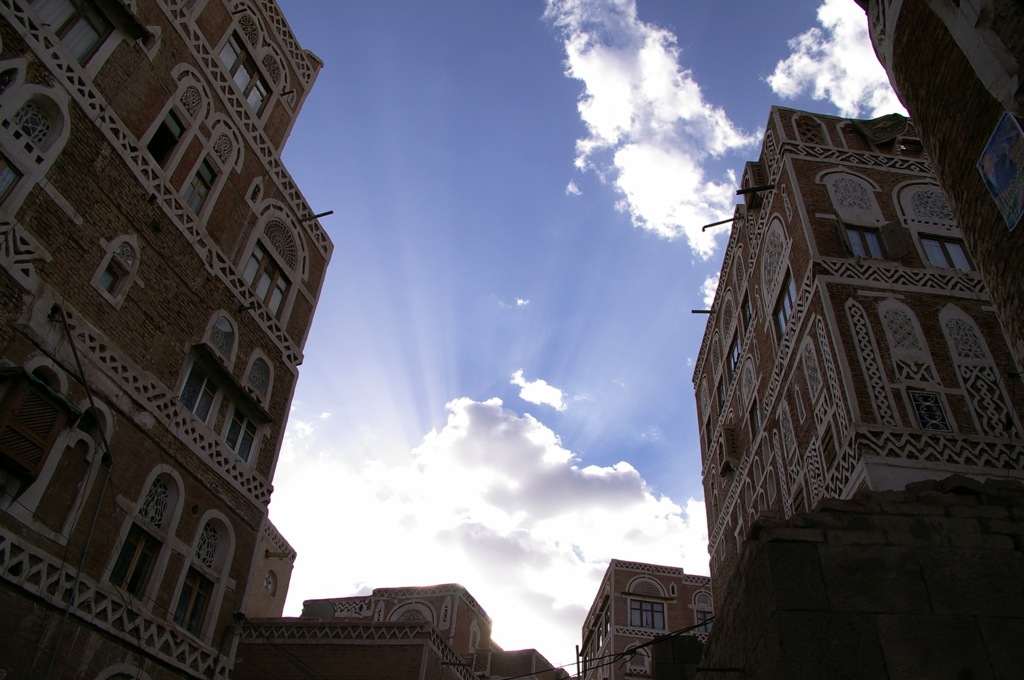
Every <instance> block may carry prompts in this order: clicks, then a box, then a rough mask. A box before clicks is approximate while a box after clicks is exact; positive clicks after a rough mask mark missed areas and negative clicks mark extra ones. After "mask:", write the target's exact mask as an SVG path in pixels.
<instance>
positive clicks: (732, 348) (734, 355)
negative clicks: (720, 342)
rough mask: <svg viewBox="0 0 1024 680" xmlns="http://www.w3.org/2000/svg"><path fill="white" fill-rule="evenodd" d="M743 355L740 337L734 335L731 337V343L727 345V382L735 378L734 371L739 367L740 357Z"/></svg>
mask: <svg viewBox="0 0 1024 680" xmlns="http://www.w3.org/2000/svg"><path fill="white" fill-rule="evenodd" d="M742 353H743V347H742V345H740V336H739V334H735V335H733V336H732V342H731V343H729V356H728V364H727V365H726V367H727V368H728V369H729V382H732V379H733V378H735V377H736V369H737V367H738V366H739V365H740V355H741V354H742Z"/></svg>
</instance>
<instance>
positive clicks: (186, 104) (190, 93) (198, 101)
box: [181, 85, 203, 117]
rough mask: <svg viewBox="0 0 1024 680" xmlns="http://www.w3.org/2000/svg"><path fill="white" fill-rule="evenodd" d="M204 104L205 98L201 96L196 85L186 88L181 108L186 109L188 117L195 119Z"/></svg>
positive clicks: (182, 95) (182, 96)
mask: <svg viewBox="0 0 1024 680" xmlns="http://www.w3.org/2000/svg"><path fill="white" fill-rule="evenodd" d="M202 103H203V98H202V96H201V95H200V94H199V88H197V87H196V86H195V85H189V86H188V87H186V88H185V91H184V92H182V93H181V106H182V108H184V109H185V111H186V112H187V113H188V115H190V116H192V117H195V115H196V114H197V113H199V107H200V106H201V105H202Z"/></svg>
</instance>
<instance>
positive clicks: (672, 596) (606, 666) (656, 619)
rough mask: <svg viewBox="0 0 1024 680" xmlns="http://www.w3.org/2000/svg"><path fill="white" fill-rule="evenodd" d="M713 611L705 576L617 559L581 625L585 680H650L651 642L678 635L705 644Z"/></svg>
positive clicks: (581, 662)
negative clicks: (697, 639) (639, 679)
mask: <svg viewBox="0 0 1024 680" xmlns="http://www.w3.org/2000/svg"><path fill="white" fill-rule="evenodd" d="M713 612H714V610H713V607H712V597H711V579H710V578H708V577H707V576H694V575H692V574H687V573H685V572H684V571H683V570H682V569H680V568H678V567H664V566H659V565H656V564H645V563H643V562H626V561H623V560H614V559H613V560H612V561H611V562H610V563H609V564H608V569H607V571H605V574H604V578H603V579H602V580H601V585H600V586H599V588H598V591H597V595H596V596H595V597H594V602H593V604H592V605H590V611H589V612H588V613H587V618H586V619H585V621H584V623H583V631H582V633H583V635H582V638H583V644H582V645H581V646H580V667H581V671H582V676H581V678H582V680H624V679H625V678H649V677H652V672H653V662H652V660H653V659H654V658H655V647H654V644H652V643H654V642H655V641H656V640H658V639H662V638H665V636H667V635H668V634H669V633H678V632H680V631H685V634H687V635H691V636H696V637H697V638H699V639H701V640H703V639H704V638H706V637H707V633H708V632H709V631H710V630H711V626H712V621H711V620H712V618H713V616H714V614H713Z"/></svg>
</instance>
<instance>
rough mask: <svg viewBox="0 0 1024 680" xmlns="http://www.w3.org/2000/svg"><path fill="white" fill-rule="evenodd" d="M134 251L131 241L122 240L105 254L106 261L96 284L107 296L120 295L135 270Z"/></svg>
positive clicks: (115, 296) (114, 297)
mask: <svg viewBox="0 0 1024 680" xmlns="http://www.w3.org/2000/svg"><path fill="white" fill-rule="evenodd" d="M135 266H136V253H135V248H134V247H132V244H131V243H128V242H127V241H122V242H121V243H119V244H118V245H117V246H116V247H115V248H114V249H113V251H112V252H110V253H108V254H107V257H106V261H105V262H104V263H103V266H102V268H101V270H100V272H99V276H98V278H97V279H96V285H97V286H99V288H100V290H101V291H103V292H105V293H106V294H107V296H108V297H109V298H113V299H117V298H120V297H122V295H123V293H124V292H125V290H126V287H127V284H128V281H129V280H130V278H131V275H132V273H133V272H134V271H135Z"/></svg>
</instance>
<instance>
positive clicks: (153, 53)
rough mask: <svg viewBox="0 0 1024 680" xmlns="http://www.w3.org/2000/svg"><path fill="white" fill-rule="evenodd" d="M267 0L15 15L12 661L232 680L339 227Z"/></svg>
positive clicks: (1, 13)
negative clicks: (311, 176)
mask: <svg viewBox="0 0 1024 680" xmlns="http://www.w3.org/2000/svg"><path fill="white" fill-rule="evenodd" d="M321 66H322V64H321V62H320V61H319V59H317V57H315V56H314V55H313V54H311V53H310V52H308V51H306V50H304V49H303V48H302V47H301V46H300V45H299V44H298V42H297V41H296V39H295V36H294V35H293V34H292V32H291V30H290V29H289V27H288V23H287V21H286V20H285V19H284V17H283V16H282V15H281V12H280V9H279V8H278V6H277V5H276V3H274V2H272V1H270V0H261V1H260V2H255V1H250V0H188V1H183V0H152V1H147V2H138V1H137V0H123V1H116V2H115V1H108V0H11V1H10V2H5V3H3V6H2V8H0V270H2V272H0V638H2V639H3V641H4V642H3V654H2V655H0V677H8V678H72V677H73V678H88V679H92V678H101V679H107V678H128V677H131V678H148V679H150V680H156V679H158V678H182V677H186V678H188V677H191V678H214V677H216V678H223V677H226V676H227V675H228V673H229V671H230V669H231V667H232V666H233V664H234V631H235V629H236V627H235V623H236V617H237V615H238V613H239V612H250V613H258V614H263V615H274V614H280V612H281V610H282V607H283V602H284V593H285V590H286V588H287V583H288V579H289V578H290V574H291V565H292V562H293V560H294V557H295V553H294V551H293V550H292V549H291V548H290V546H288V544H287V542H286V541H285V540H284V539H283V538H282V537H281V536H280V535H279V534H278V532H277V530H276V529H275V528H274V527H273V525H271V524H270V522H269V521H268V519H267V504H268V503H269V502H270V496H271V490H272V484H271V482H272V478H273V475H274V470H275V468H276V466H277V462H278V453H279V450H280V446H281V440H282V437H283V434H284V432H283V431H284V425H285V421H286V419H287V415H288V410H289V406H290V402H291V397H292V394H293V392H294V390H295V383H296V379H297V377H298V367H299V365H300V364H301V363H302V350H303V346H304V344H305V341H306V337H307V334H308V333H309V329H310V323H311V321H312V317H313V311H314V309H315V307H316V304H317V299H318V297H319V294H320V289H321V286H322V283H323V279H324V273H325V268H326V266H327V263H328V261H329V259H330V256H331V251H332V247H333V246H332V244H331V241H330V239H329V238H328V236H327V234H326V233H325V232H324V230H323V228H322V227H321V226H320V224H319V223H318V222H317V219H316V216H315V215H314V211H313V210H312V209H311V208H310V206H309V205H307V204H306V202H305V200H304V199H303V197H302V194H301V193H300V191H299V189H298V188H297V187H296V186H295V184H294V182H293V181H292V179H291V177H290V175H289V174H288V171H287V170H286V169H285V167H284V166H283V165H282V162H281V156H280V154H281V149H282V147H283V145H284V143H285V140H286V139H287V138H288V134H289V132H290V130H291V128H292V125H293V124H294V122H295V119H296V117H297V115H298V113H299V110H300V108H301V106H302V104H303V101H304V100H305V98H306V95H307V94H308V92H309V91H310V88H311V87H312V85H313V82H314V81H315V79H316V76H317V73H318V72H319V70H320V68H321Z"/></svg>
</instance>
